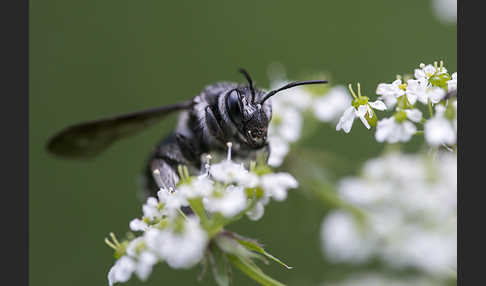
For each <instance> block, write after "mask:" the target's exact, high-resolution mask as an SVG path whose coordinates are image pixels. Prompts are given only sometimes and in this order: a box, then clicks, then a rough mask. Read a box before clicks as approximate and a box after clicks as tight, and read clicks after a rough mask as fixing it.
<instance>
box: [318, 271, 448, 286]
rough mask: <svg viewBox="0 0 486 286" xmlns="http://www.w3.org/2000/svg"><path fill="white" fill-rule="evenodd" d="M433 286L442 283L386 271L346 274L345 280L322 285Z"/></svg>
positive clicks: (322, 285)
mask: <svg viewBox="0 0 486 286" xmlns="http://www.w3.org/2000/svg"><path fill="white" fill-rule="evenodd" d="M410 285H413V286H433V285H442V284H441V283H440V282H437V281H434V279H429V278H427V277H422V276H417V277H414V276H406V277H402V276H399V277H390V275H387V274H384V273H381V272H380V273H374V272H366V273H358V274H351V275H348V276H346V278H345V279H344V280H343V281H340V282H338V283H324V284H321V286H410Z"/></svg>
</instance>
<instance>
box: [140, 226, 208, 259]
mask: <svg viewBox="0 0 486 286" xmlns="http://www.w3.org/2000/svg"><path fill="white" fill-rule="evenodd" d="M145 241H146V242H147V245H148V247H149V248H150V249H152V250H153V251H155V252H157V253H158V254H159V256H160V257H161V258H162V259H164V260H165V261H166V262H167V264H169V266H170V267H172V268H190V267H192V266H194V265H195V264H196V263H198V262H199V261H200V260H201V259H202V257H203V255H204V251H205V249H206V244H207V242H208V236H207V234H206V232H204V230H203V229H201V226H200V224H199V221H198V220H197V219H195V218H193V217H188V219H187V220H185V221H184V225H183V229H182V230H177V231H176V230H174V229H164V230H158V229H150V230H149V231H147V232H145Z"/></svg>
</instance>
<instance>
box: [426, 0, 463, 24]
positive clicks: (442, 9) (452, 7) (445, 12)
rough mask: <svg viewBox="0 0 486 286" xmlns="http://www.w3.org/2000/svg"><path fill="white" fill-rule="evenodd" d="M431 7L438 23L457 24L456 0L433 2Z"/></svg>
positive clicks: (436, 0)
mask: <svg viewBox="0 0 486 286" xmlns="http://www.w3.org/2000/svg"><path fill="white" fill-rule="evenodd" d="M432 7H433V9H432V11H433V12H434V14H435V16H436V17H437V19H438V20H439V21H441V22H443V23H446V24H451V23H456V22H457V0H433V1H432Z"/></svg>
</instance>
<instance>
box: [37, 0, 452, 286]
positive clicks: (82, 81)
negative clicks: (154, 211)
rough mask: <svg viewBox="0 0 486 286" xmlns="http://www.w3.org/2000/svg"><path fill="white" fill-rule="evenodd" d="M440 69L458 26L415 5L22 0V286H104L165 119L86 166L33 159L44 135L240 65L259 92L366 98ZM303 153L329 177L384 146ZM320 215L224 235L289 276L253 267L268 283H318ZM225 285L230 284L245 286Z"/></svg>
mask: <svg viewBox="0 0 486 286" xmlns="http://www.w3.org/2000/svg"><path fill="white" fill-rule="evenodd" d="M441 59H442V60H444V61H445V63H446V67H447V68H448V70H449V71H451V72H453V71H456V68H457V63H456V60H457V57H456V26H455V24H451V25H444V24H441V23H440V22H439V21H438V20H437V19H436V18H435V17H434V15H433V11H432V7H431V3H430V2H429V1H424V0H414V1H410V0H409V1H389V0H373V1H349V0H346V1H345V0H341V1H238V2H237V1H221V0H220V1H149V0H146V1H126V0H117V1H113V0H106V1H93V0H87V1H68V0H63V1H60V0H46V1H30V87H29V88H30V193H29V201H30V202H29V204H30V211H29V219H30V222H29V225H30V247H29V252H30V262H29V264H30V269H29V271H30V281H31V285H52V286H54V285H83V286H86V285H107V283H108V281H107V278H106V277H107V273H108V270H109V268H110V267H111V266H112V264H113V262H114V258H113V256H112V251H111V249H110V248H108V247H107V246H106V245H105V244H104V242H103V239H104V238H105V237H106V236H107V235H108V233H109V232H110V231H113V232H115V233H117V234H120V235H122V236H123V234H124V233H125V232H126V231H127V230H128V222H129V221H130V220H131V219H132V218H134V217H136V216H139V215H140V213H141V202H140V201H139V200H138V199H137V197H136V188H137V186H136V178H137V175H138V174H139V172H140V170H141V169H142V167H143V166H144V164H145V160H146V158H147V156H148V154H149V150H150V148H151V147H152V145H153V144H154V143H155V142H157V141H158V140H159V139H160V138H161V137H162V136H163V135H164V134H165V133H167V132H168V131H169V130H170V129H171V128H172V127H173V125H174V123H175V122H176V117H172V118H170V119H168V120H166V121H164V122H161V123H160V124H158V125H157V126H156V127H154V128H151V129H149V130H147V131H146V132H143V133H142V134H140V135H139V136H136V137H133V138H128V139H126V140H123V141H121V142H119V143H118V144H115V145H114V146H113V147H112V148H110V149H109V150H108V151H107V152H105V153H104V154H103V155H102V156H100V157H98V158H96V159H94V160H90V161H70V160H63V159H58V158H54V157H52V156H50V155H49V154H47V153H46V152H45V149H44V146H45V143H46V140H47V139H48V138H49V136H51V135H52V134H53V133H55V132H56V131H58V130H59V129H61V128H63V127H65V126H66V125H69V124H72V123H77V122H79V121H84V120H90V119H95V118H99V117H103V116H106V115H114V114H119V113H125V112H130V111H136V110H140V109H144V108H149V107H154V106H159V105H165V104H169V103H175V102H178V101H181V100H185V99H189V98H191V97H193V96H195V95H196V94H197V93H198V92H199V91H200V90H201V89H202V88H203V86H205V85H207V84H211V83H214V82H217V81H220V80H232V81H243V78H242V76H241V75H239V74H238V73H237V72H236V69H237V68H238V67H245V68H246V69H248V70H249V71H250V73H251V74H252V76H253V78H254V79H255V80H256V81H257V84H258V85H259V86H262V87H268V83H269V78H268V73H267V70H268V66H269V65H270V64H271V63H273V62H279V63H281V64H283V65H284V66H285V68H286V70H287V75H288V76H289V78H291V79H301V78H302V75H304V74H308V73H309V72H317V71H328V72H329V73H330V74H331V75H332V78H331V80H332V82H331V83H332V84H347V83H350V82H352V83H355V82H357V81H360V82H361V84H362V91H363V92H364V93H365V94H366V95H369V96H371V97H374V96H375V94H374V91H375V90H376V86H377V84H378V83H379V82H391V81H393V80H394V77H395V74H397V73H401V74H403V73H406V72H412V71H413V69H414V68H416V67H417V66H418V64H419V63H420V62H424V63H432V62H433V61H434V60H441ZM302 144H303V145H304V146H307V147H309V148H319V149H321V150H325V151H324V152H326V154H330V155H329V156H328V157H329V158H331V157H332V158H334V161H335V162H333V168H331V169H330V172H331V173H332V174H334V176H336V177H337V176H342V175H346V174H352V172H354V171H355V170H356V169H357V168H358V167H359V164H360V163H361V162H362V161H363V160H364V159H366V158H368V157H370V156H372V155H375V154H378V153H379V152H380V151H381V150H382V148H383V146H382V145H381V144H377V143H376V141H374V139H373V135H372V134H371V133H370V132H366V130H365V128H364V127H363V126H359V124H355V127H354V131H353V132H352V133H351V134H349V135H344V133H337V132H335V131H334V126H331V125H323V126H322V127H321V128H320V129H319V132H318V134H317V135H316V136H314V137H313V138H311V139H307V140H305V142H303V143H302ZM412 144H413V143H412ZM365 150H366V151H365ZM336 158H337V159H336ZM325 163H326V162H324V164H325ZM325 211H326V206H325V205H322V204H320V203H319V202H318V201H317V200H315V199H314V198H313V197H312V196H311V195H310V194H309V193H307V192H305V190H295V191H291V192H290V193H289V197H288V199H287V201H285V202H283V203H282V202H275V203H271V204H269V205H268V207H267V208H266V210H265V215H264V217H263V218H262V219H261V220H260V221H258V222H251V221H249V220H247V219H243V220H241V221H239V222H237V223H236V224H234V225H232V226H231V227H230V229H231V230H234V231H236V232H239V233H241V234H243V235H246V236H249V237H254V238H257V239H259V240H260V241H261V242H263V243H264V244H265V245H266V247H267V250H268V251H270V252H271V253H272V254H274V255H276V256H278V257H280V258H282V259H283V260H284V261H285V262H287V263H288V264H290V265H291V266H294V267H295V268H294V269H293V270H284V269H282V268H281V267H279V266H277V265H276V264H271V265H269V266H264V265H263V266H262V267H263V270H264V271H265V272H267V273H268V274H269V275H271V276H273V277H275V278H277V279H278V280H280V281H282V282H285V283H288V284H289V285H317V284H319V283H320V282H322V281H325V280H326V279H331V278H332V277H335V276H336V275H338V274H337V273H340V272H343V269H342V268H339V267H337V266H335V265H331V264H329V263H327V262H326V261H325V260H324V257H323V255H322V252H321V250H320V240H319V226H320V223H321V220H322V217H323V215H324V213H325ZM200 271H201V268H200V267H195V268H193V269H191V270H185V271H184V270H172V269H170V268H169V267H168V266H167V265H165V264H162V265H158V266H156V267H155V269H154V272H153V274H152V275H151V276H150V278H149V280H148V282H147V284H144V283H142V282H140V281H138V280H137V278H135V277H133V278H132V279H131V280H130V281H129V282H128V283H126V285H174V284H175V285H213V284H214V282H213V278H212V276H211V273H210V272H208V273H206V276H205V278H204V279H203V281H201V282H200V283H198V282H197V281H196V277H197V275H198V274H199V272H200ZM233 273H234V285H255V283H254V282H253V281H251V280H250V279H249V278H247V277H245V276H243V275H241V274H240V273H238V271H237V270H236V269H235V270H234V271H233Z"/></svg>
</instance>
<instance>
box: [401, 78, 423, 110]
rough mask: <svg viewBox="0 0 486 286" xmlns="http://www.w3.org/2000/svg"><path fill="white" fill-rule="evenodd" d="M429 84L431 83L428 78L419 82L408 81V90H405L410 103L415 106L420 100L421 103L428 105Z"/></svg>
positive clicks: (418, 80)
mask: <svg viewBox="0 0 486 286" xmlns="http://www.w3.org/2000/svg"><path fill="white" fill-rule="evenodd" d="M428 84H429V82H428V80H427V79H426V78H420V79H417V80H415V79H409V80H408V81H407V89H406V90H405V93H406V95H407V99H408V102H410V104H412V105H413V104H415V102H416V101H417V99H418V100H419V101H420V102H422V103H424V104H427V100H428V97H427V87H428Z"/></svg>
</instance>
